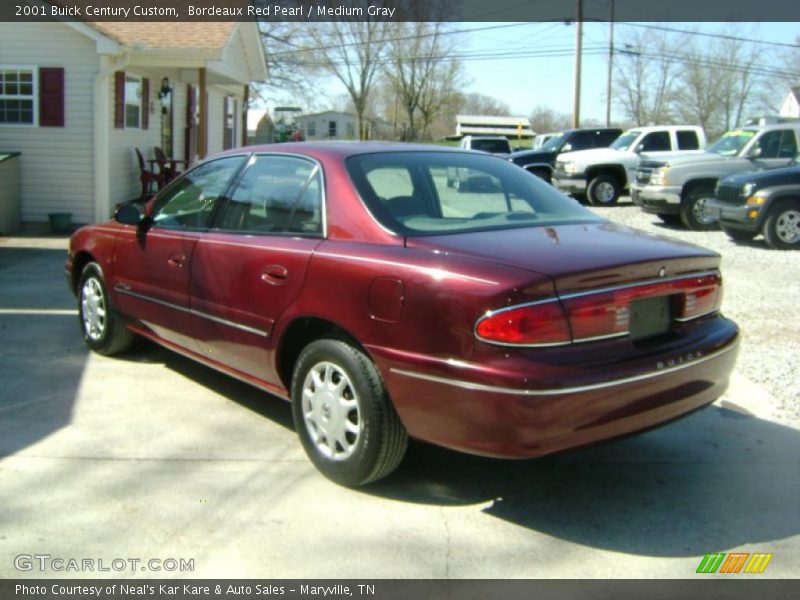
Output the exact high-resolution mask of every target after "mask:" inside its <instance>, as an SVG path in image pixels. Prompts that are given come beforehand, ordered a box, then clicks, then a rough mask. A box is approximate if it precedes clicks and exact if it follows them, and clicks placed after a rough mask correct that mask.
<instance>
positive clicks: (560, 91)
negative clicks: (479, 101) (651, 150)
mask: <svg viewBox="0 0 800 600" xmlns="http://www.w3.org/2000/svg"><path fill="white" fill-rule="evenodd" d="M456 25H458V26H459V29H463V28H467V27H468V28H471V29H473V30H475V29H482V28H484V27H487V26H493V25H508V24H503V23H471V24H456ZM663 25H664V26H666V27H674V28H680V29H690V30H695V29H696V30H697V31H700V32H704V33H727V34H735V35H740V36H742V37H747V38H754V39H759V40H766V41H770V42H783V43H787V44H794V43H796V38H797V37H798V36H800V23H737V24H724V23H665V24H663ZM632 29H635V28H633V27H630V26H626V25H624V24H615V32H614V37H615V44H618V43H619V42H620V40H621V39H624V36H625V34H626V33H627V32H630V31H631V30H632ZM463 39H464V40H465V41H466V43H467V44H468V46H469V50H470V51H471V52H475V53H476V54H480V53H484V54H488V53H490V52H493V51H497V50H498V48H507V49H509V51H519V52H525V51H532V50H536V49H552V50H553V51H555V52H559V51H561V50H562V49H563V54H565V56H547V57H542V56H539V57H525V58H506V59H500V58H491V59H486V60H469V61H466V62H465V63H464V64H465V67H466V72H467V76H468V78H469V79H470V80H471V83H470V84H469V85H468V86H467V88H466V91H468V92H477V93H480V94H486V95H489V96H494V97H496V98H498V99H500V100H503V101H504V102H506V103H507V104H508V105H509V106H510V107H511V110H512V113H513V114H515V115H520V116H529V115H530V114H531V112H532V111H533V108H534V107H535V106H537V105H544V106H547V107H549V108H551V109H553V110H556V111H557V112H561V113H567V114H571V113H572V103H573V89H574V73H575V70H574V68H575V66H574V65H575V58H574V47H575V26H574V25H564V24H563V23H524V24H519V25H518V26H514V27H505V28H498V29H494V30H479V31H472V32H471V33H468V34H464V38H463ZM608 39H609V31H608V24H607V23H584V25H583V47H584V56H583V67H582V77H581V90H582V91H581V118H582V119H586V118H591V119H596V120H597V121H600V122H605V114H606V81H607V74H608V54H607V53H608ZM702 39H704V40H707V42H708V43H715V40H714V39H713V38H702ZM767 64H769V63H767ZM798 83H800V81H798ZM786 91H787V90H778V91H776V95H775V97H776V105H775V113H776V114H777V112H778V107H779V104H780V101H781V100H782V99H783V97H784V95H785V93H786ZM612 95H613V86H612ZM621 117H622V115H620V114H619V112H618V111H617V110H615V108H614V106H613V104H612V112H611V118H612V121H613V120H615V118H616V119H617V120H621Z"/></svg>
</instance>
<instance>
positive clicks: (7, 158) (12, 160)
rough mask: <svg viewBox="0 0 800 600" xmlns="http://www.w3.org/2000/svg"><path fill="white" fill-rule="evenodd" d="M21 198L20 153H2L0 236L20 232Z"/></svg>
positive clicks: (0, 170) (0, 166)
mask: <svg viewBox="0 0 800 600" xmlns="http://www.w3.org/2000/svg"><path fill="white" fill-rule="evenodd" d="M21 196H22V188H21V186H20V177H19V152H0V235H9V234H11V233H16V232H17V231H19V226H20V220H21V216H20V204H21V202H22V200H21Z"/></svg>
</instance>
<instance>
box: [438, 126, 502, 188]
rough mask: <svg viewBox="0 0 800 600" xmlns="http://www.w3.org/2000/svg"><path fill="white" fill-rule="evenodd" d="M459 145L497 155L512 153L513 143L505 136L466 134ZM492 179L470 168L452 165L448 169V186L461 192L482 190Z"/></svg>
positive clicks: (462, 147)
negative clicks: (473, 171)
mask: <svg viewBox="0 0 800 600" xmlns="http://www.w3.org/2000/svg"><path fill="white" fill-rule="evenodd" d="M458 147H459V148H461V149H462V150H474V151H476V152H487V153H489V154H494V155H496V156H508V155H509V154H511V144H510V143H509V141H508V139H507V138H504V137H503V136H488V135H483V136H481V135H465V136H464V137H463V138H461V141H460V142H459V144H458ZM490 184H491V181H489V180H487V179H486V178H485V177H482V175H481V173H472V172H471V171H470V170H469V169H458V168H455V167H451V168H449V169H448V170H447V187H454V188H456V189H457V190H458V191H460V192H475V191H482V190H484V189H485V187H486V185H490Z"/></svg>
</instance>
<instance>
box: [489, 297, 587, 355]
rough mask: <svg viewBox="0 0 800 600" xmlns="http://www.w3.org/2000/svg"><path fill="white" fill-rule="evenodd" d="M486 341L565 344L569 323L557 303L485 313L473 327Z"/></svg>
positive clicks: (532, 344)
mask: <svg viewBox="0 0 800 600" xmlns="http://www.w3.org/2000/svg"><path fill="white" fill-rule="evenodd" d="M475 333H476V334H477V336H478V337H479V338H480V339H481V340H483V341H486V342H494V343H500V344H515V345H517V344H518V345H524V346H534V345H535V346H539V345H541V346H551V345H559V344H569V343H570V341H571V337H570V332H569V324H568V323H567V318H566V316H565V315H564V311H563V310H562V308H561V305H560V304H559V303H558V301H557V300H552V301H549V302H543V303H540V304H533V305H528V306H519V307H516V308H510V309H502V310H500V311H497V312H490V313H487V314H486V315H485V316H484V317H482V318H481V319H480V320H479V321H478V323H477V324H476V325H475Z"/></svg>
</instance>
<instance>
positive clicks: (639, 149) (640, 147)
mask: <svg viewBox="0 0 800 600" xmlns="http://www.w3.org/2000/svg"><path fill="white" fill-rule="evenodd" d="M633 151H634V152H635V153H636V154H641V153H642V152H644V144H637V145H636V147H635V148H634V149H633Z"/></svg>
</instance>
